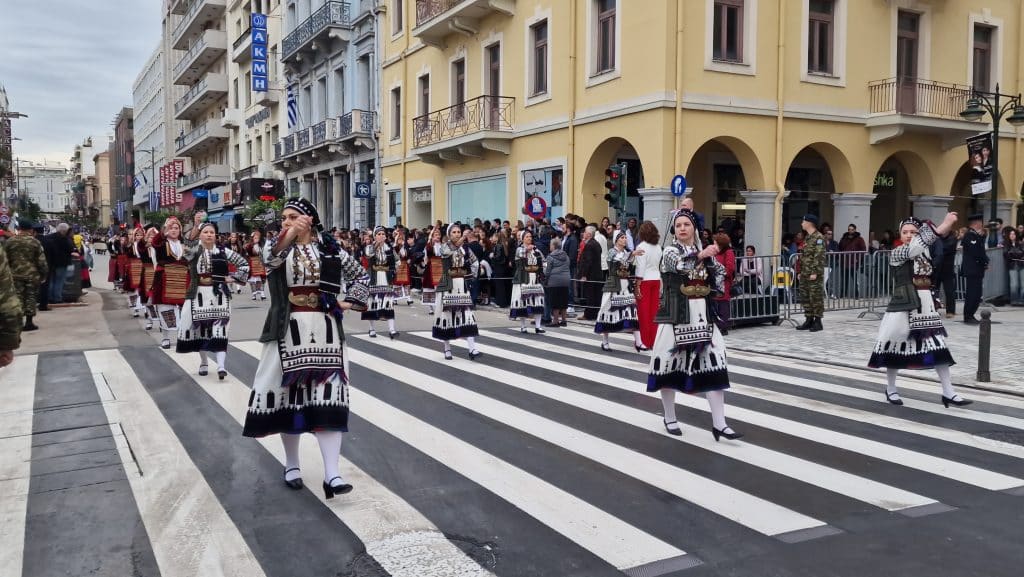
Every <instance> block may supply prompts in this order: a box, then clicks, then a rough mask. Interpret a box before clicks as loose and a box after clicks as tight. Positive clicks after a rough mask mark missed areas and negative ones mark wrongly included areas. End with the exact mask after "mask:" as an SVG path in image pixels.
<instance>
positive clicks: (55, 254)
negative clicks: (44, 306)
mask: <svg viewBox="0 0 1024 577" xmlns="http://www.w3.org/2000/svg"><path fill="white" fill-rule="evenodd" d="M69 230H70V227H68V225H67V224H66V223H63V222H62V223H60V224H58V225H57V232H54V233H51V234H48V235H46V236H45V237H43V250H44V251H45V252H46V263H47V264H48V265H50V277H49V279H50V289H49V290H50V293H49V297H50V298H49V299H48V302H49V303H51V304H52V303H59V302H63V300H64V281H65V279H67V273H68V266H69V265H70V264H71V255H72V254H74V251H75V245H74V243H73V242H71V233H70V232H69Z"/></svg>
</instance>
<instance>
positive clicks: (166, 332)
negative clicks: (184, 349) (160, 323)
mask: <svg viewBox="0 0 1024 577" xmlns="http://www.w3.org/2000/svg"><path fill="white" fill-rule="evenodd" d="M160 334H162V335H163V337H164V340H165V341H169V340H171V330H170V329H165V328H161V329H160Z"/></svg>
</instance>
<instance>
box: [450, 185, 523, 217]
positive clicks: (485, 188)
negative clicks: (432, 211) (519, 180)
mask: <svg viewBox="0 0 1024 577" xmlns="http://www.w3.org/2000/svg"><path fill="white" fill-rule="evenodd" d="M508 216H509V215H508V179H507V178H506V177H504V176H498V177H493V178H483V179H478V180H467V181H462V182H452V183H450V184H449V185H448V222H456V221H459V222H462V223H467V222H468V223H471V222H473V219H474V218H481V219H486V218H492V219H493V218H501V219H502V220H504V219H506V218H508Z"/></svg>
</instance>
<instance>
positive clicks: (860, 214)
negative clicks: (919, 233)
mask: <svg viewBox="0 0 1024 577" xmlns="http://www.w3.org/2000/svg"><path fill="white" fill-rule="evenodd" d="M876 196H878V195H877V194H867V193H861V192H844V193H842V194H833V195H832V203H833V206H834V207H835V222H834V223H833V224H832V226H833V228H834V229H835V230H842V231H845V230H846V227H848V226H850V225H851V224H855V225H857V232H859V233H860V234H861V236H862V237H864V241H865V242H867V239H868V238H869V237H870V234H871V201H872V200H875V197H876ZM897 218H903V216H898V217H897Z"/></svg>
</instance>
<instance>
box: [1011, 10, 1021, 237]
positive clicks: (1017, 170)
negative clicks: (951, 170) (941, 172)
mask: <svg viewBox="0 0 1024 577" xmlns="http://www.w3.org/2000/svg"><path fill="white" fill-rule="evenodd" d="M1017 10H1018V12H1019V14H1018V20H1017V54H1024V0H1020V2H1018V3H1017ZM1022 92H1024V58H1017V94H1020V93H1022ZM1016 132H1017V138H1016V140H1015V142H1014V145H1013V153H1014V154H1013V158H1014V161H1013V174H1014V176H1015V177H1016V183H1015V184H1014V186H1015V187H1016V186H1017V185H1022V186H1024V150H1022V148H1021V136H1022V134H1021V129H1020V127H1016ZM1022 192H1024V190H1022V189H1018V190H1015V191H1013V192H1012V193H1011V196H1010V198H1013V199H1015V200H1020V195H1021V193H1022ZM1020 210H1021V207H1019V206H1017V205H1016V204H1014V205H1013V210H1012V212H1011V214H1010V222H1011V223H1015V222H1017V213H1018V212H1020Z"/></svg>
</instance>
